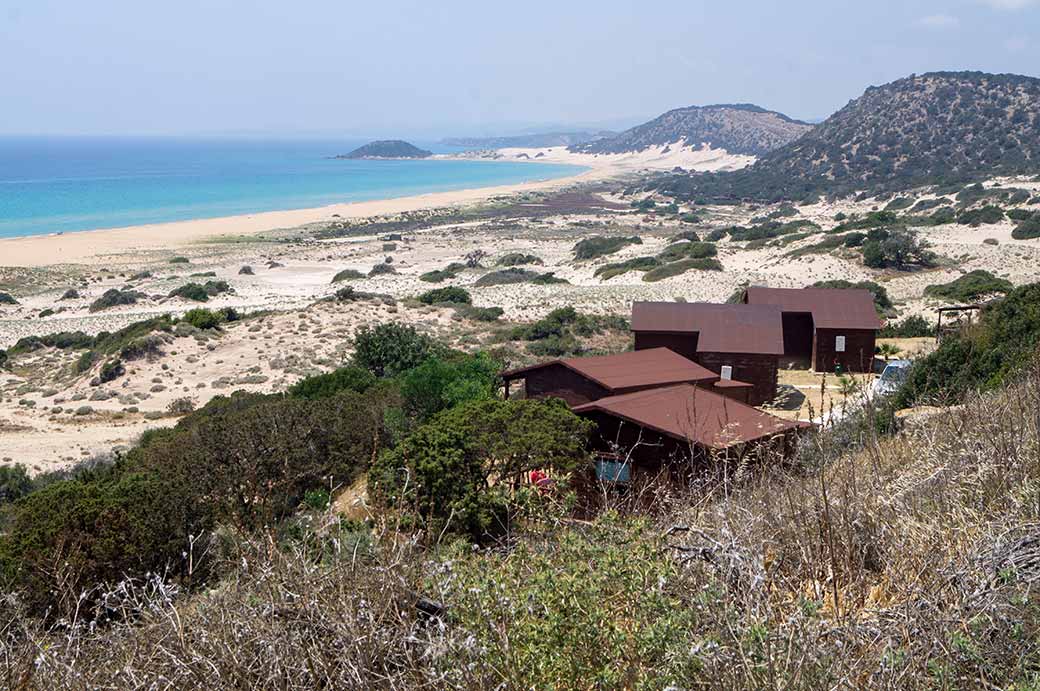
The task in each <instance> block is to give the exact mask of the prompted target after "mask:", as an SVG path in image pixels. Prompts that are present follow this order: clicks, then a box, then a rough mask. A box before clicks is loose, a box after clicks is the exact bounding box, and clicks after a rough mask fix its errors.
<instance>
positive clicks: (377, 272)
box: [368, 262, 397, 277]
mask: <svg viewBox="0 0 1040 691" xmlns="http://www.w3.org/2000/svg"><path fill="white" fill-rule="evenodd" d="M396 273H397V269H395V268H394V267H393V266H391V265H390V264H387V263H385V262H384V263H382V264H376V265H375V266H373V267H372V269H371V271H369V272H368V275H369V277H372V276H387V275H390V274H396Z"/></svg>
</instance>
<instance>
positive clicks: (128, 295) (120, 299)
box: [90, 288, 144, 312]
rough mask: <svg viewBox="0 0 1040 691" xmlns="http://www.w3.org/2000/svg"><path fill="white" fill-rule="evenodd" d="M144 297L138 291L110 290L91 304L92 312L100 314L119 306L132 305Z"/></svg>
mask: <svg viewBox="0 0 1040 691" xmlns="http://www.w3.org/2000/svg"><path fill="white" fill-rule="evenodd" d="M143 297H144V294H143V293H139V292H137V291H136V290H119V289H118V288H109V289H108V290H106V291H105V292H104V293H103V294H102V295H101V297H99V298H98V299H97V300H95V301H94V302H92V303H90V311H91V312H100V311H101V310H106V309H108V308H110V307H116V306H118V305H132V304H134V303H135V302H137V301H138V300H139V299H141V298H143Z"/></svg>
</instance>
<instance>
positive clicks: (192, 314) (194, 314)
mask: <svg viewBox="0 0 1040 691" xmlns="http://www.w3.org/2000/svg"><path fill="white" fill-rule="evenodd" d="M182 319H183V321H186V322H188V323H189V324H191V325H192V326H194V327H195V328H196V329H215V328H217V327H218V326H220V324H221V322H222V321H223V319H221V316H220V314H219V313H217V312H214V311H212V310H208V309H206V308H205V307H196V308H195V309H191V310H188V311H187V312H185V313H184V317H182Z"/></svg>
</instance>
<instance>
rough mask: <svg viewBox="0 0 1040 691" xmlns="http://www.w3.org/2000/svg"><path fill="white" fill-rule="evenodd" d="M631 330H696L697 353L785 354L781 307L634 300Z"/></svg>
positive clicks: (689, 331)
mask: <svg viewBox="0 0 1040 691" xmlns="http://www.w3.org/2000/svg"><path fill="white" fill-rule="evenodd" d="M632 331H653V332H657V333H697V334H698V336H697V352H699V353H755V354H762V355H783V354H784V327H783V319H782V317H781V313H780V308H778V307H773V306H770V305H745V304H738V305H729V304H726V305H717V304H713V303H708V302H636V303H634V304H633V305H632Z"/></svg>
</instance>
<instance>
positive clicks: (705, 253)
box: [657, 242, 719, 262]
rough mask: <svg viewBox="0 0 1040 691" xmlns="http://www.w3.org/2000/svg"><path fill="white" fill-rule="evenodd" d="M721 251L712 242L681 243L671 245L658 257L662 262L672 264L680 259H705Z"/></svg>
mask: <svg viewBox="0 0 1040 691" xmlns="http://www.w3.org/2000/svg"><path fill="white" fill-rule="evenodd" d="M718 253H719V250H718V248H716V247H715V245H714V244H712V243H710V242H679V243H676V244H674V245H669V246H668V247H666V248H665V249H664V251H662V252H661V253H660V254H658V255H657V258H658V259H660V260H661V261H665V262H672V261H678V260H680V259H704V258H707V257H714V256H716V255H718Z"/></svg>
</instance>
